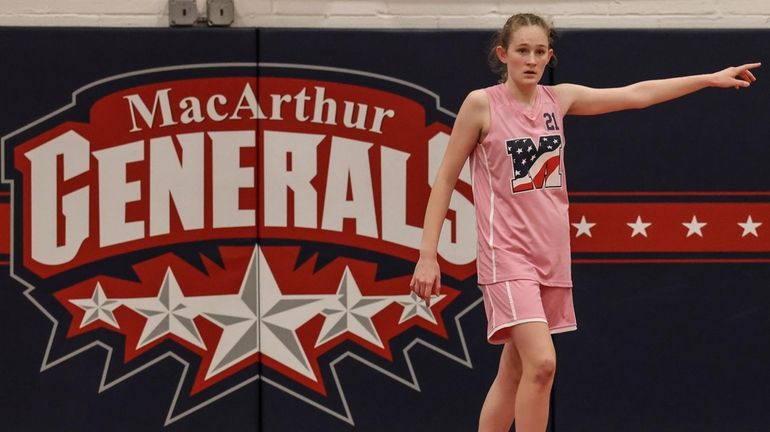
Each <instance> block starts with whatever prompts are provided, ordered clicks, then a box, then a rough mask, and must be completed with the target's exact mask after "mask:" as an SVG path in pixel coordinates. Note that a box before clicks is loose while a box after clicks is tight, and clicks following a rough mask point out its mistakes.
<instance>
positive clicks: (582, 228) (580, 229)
mask: <svg viewBox="0 0 770 432" xmlns="http://www.w3.org/2000/svg"><path fill="white" fill-rule="evenodd" d="M594 225H596V224H595V223H590V222H588V221H586V217H585V216H583V217H582V218H580V222H578V223H573V224H572V226H573V227H575V228H577V234H575V237H580V236H581V235H583V234H585V235H587V236H588V237H592V236H591V228H592V227H593V226H594Z"/></svg>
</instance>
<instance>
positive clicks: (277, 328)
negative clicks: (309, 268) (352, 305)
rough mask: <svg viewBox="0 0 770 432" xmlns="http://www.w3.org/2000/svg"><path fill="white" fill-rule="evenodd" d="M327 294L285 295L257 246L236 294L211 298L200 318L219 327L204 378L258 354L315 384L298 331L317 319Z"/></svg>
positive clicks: (208, 299) (315, 378) (314, 377)
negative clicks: (216, 342) (217, 339)
mask: <svg viewBox="0 0 770 432" xmlns="http://www.w3.org/2000/svg"><path fill="white" fill-rule="evenodd" d="M326 297H329V296H328V295H283V293H281V290H280V288H279V287H278V283H277V282H276V280H275V277H274V276H273V273H272V270H271V269H270V265H269V264H268V263H267V260H266V259H265V257H264V255H263V254H262V251H261V249H260V248H259V246H257V247H255V248H254V252H253V253H252V256H251V260H250V261H249V266H248V268H247V270H246V273H245V274H244V277H243V280H242V281H241V287H240V289H239V291H238V294H233V295H224V296H210V297H208V298H207V299H201V300H202V301H206V303H207V304H206V307H205V308H206V310H205V313H204V314H203V315H204V316H205V317H206V318H208V319H210V320H212V321H213V322H214V323H216V324H217V325H218V326H220V327H221V328H222V337H221V338H220V340H219V343H218V345H217V347H216V350H215V351H214V356H213V358H212V361H211V366H210V367H209V370H208V371H207V372H206V378H209V377H211V376H214V375H216V374H218V373H220V372H222V371H224V370H226V369H228V368H230V367H232V366H233V365H235V364H237V363H238V362H240V361H242V360H244V359H246V358H248V357H250V356H252V355H254V354H257V353H259V352H262V353H263V354H264V355H265V356H267V357H270V358H271V359H273V360H275V361H277V362H279V363H281V364H282V365H284V366H286V367H288V368H290V369H292V370H293V371H295V372H298V373H300V374H302V375H304V376H306V377H308V378H310V379H312V380H313V381H317V380H318V379H317V377H316V376H315V372H314V371H313V368H312V366H311V365H310V362H309V361H308V358H307V355H306V354H305V351H304V349H303V348H302V345H301V344H300V342H299V338H298V337H297V334H296V330H297V328H299V327H301V326H302V325H304V324H305V323H306V322H308V321H309V320H310V319H311V318H312V317H314V316H316V315H318V314H319V313H320V312H321V310H322V309H323V307H322V306H321V304H320V302H319V300H321V299H323V298H326Z"/></svg>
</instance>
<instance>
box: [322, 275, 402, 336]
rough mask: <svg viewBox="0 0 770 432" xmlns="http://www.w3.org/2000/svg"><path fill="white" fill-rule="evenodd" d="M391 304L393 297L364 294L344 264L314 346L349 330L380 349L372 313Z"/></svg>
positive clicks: (325, 308) (328, 302) (325, 304)
mask: <svg viewBox="0 0 770 432" xmlns="http://www.w3.org/2000/svg"><path fill="white" fill-rule="evenodd" d="M391 303H393V297H392V296H390V297H380V296H363V295H361V290H360V289H359V288H358V284H357V283H356V280H355V279H353V275H352V274H351V273H350V269H349V268H347V267H345V272H344V273H343V275H342V279H341V280H340V285H339V288H338V289H337V294H336V295H334V296H333V297H332V298H330V299H328V300H327V301H325V302H324V306H325V307H324V309H323V314H324V315H325V316H326V320H325V321H324V324H323V327H322V328H321V333H320V334H319V335H318V340H317V341H316V344H315V346H316V347H318V346H321V345H323V344H324V343H326V342H328V341H329V340H331V339H334V338H335V337H337V336H339V335H341V334H343V333H346V332H349V333H352V334H354V335H356V336H359V337H361V338H362V339H364V340H366V341H368V342H371V343H373V344H375V345H377V346H378V347H380V348H382V347H383V346H384V345H383V343H382V339H380V335H379V334H378V333H377V328H376V327H375V326H374V323H373V322H372V316H374V315H376V314H377V313H378V312H380V311H381V310H383V309H384V308H385V307H387V306H388V305H390V304H391Z"/></svg>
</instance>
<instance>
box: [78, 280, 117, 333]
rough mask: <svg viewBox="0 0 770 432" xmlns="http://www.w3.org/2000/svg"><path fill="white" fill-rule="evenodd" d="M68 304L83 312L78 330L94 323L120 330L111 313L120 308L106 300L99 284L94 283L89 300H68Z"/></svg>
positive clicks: (115, 302)
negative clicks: (98, 322) (101, 322)
mask: <svg viewBox="0 0 770 432" xmlns="http://www.w3.org/2000/svg"><path fill="white" fill-rule="evenodd" d="M70 303H72V304H74V305H75V306H77V307H79V308H80V309H83V310H84V311H85V314H84V315H83V321H81V322H80V328H83V327H85V326H87V325H89V324H91V323H92V322H95V321H103V322H105V323H107V324H109V325H111V326H113V327H115V328H120V325H118V321H117V320H116V319H115V315H114V314H113V313H112V311H114V310H115V309H117V308H118V306H120V302H118V301H116V300H110V299H108V298H107V296H106V295H104V290H103V289H102V285H101V284H100V283H99V282H97V283H96V287H94V292H93V294H92V295H91V298H88V299H73V300H70Z"/></svg>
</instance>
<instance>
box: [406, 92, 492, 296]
mask: <svg viewBox="0 0 770 432" xmlns="http://www.w3.org/2000/svg"><path fill="white" fill-rule="evenodd" d="M488 127H489V100H488V98H487V95H486V92H485V91H484V90H474V91H472V92H471V93H469V94H468V96H467V97H466V98H465V101H464V102H463V104H462V106H461V107H460V112H458V113H457V118H456V119H455V124H454V127H453V128H452V134H451V135H450V136H449V144H448V145H447V149H446V153H444V158H443V160H442V161H441V165H440V166H439V169H438V173H437V174H436V181H435V182H434V183H433V189H431V192H430V198H428V206H427V208H426V209H425V220H424V222H423V230H422V241H421V242H420V258H419V260H418V261H417V265H416V266H415V269H414V276H413V277H412V281H411V282H410V284H409V285H410V286H411V287H412V291H414V292H415V293H416V294H417V295H418V296H420V297H421V298H422V299H423V300H425V303H426V304H427V305H428V306H430V297H431V295H433V294H439V291H440V289H441V270H440V269H439V265H438V257H437V252H436V249H437V247H438V240H439V235H440V233H441V227H442V226H443V225H444V219H445V217H446V212H447V209H448V208H449V199H450V197H451V195H452V191H453V190H454V187H455V183H457V178H458V176H459V175H460V170H462V167H463V165H464V164H465V161H466V159H468V155H470V153H471V151H473V149H474V147H475V146H476V144H477V143H479V142H481V141H482V140H483V138H484V135H485V134H486V131H487V129H488Z"/></svg>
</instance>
